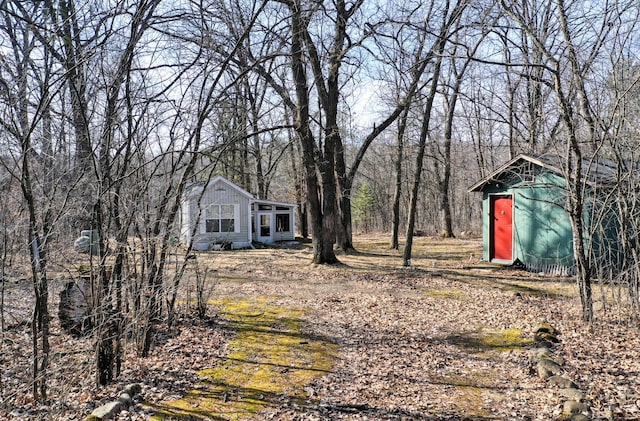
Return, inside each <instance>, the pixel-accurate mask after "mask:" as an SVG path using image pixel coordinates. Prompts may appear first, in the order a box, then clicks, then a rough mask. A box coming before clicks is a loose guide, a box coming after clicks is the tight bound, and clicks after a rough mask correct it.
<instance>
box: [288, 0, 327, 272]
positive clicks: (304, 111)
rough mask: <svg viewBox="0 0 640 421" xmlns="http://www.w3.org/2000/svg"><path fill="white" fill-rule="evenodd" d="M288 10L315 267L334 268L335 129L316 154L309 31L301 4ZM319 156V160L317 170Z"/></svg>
mask: <svg viewBox="0 0 640 421" xmlns="http://www.w3.org/2000/svg"><path fill="white" fill-rule="evenodd" d="M288 6H289V10H290V12H291V69H292V73H293V80H294V83H295V91H296V97H297V104H296V110H297V115H296V122H295V128H296V133H297V134H298V137H299V139H300V145H301V147H302V160H303V165H304V172H305V183H306V186H307V203H308V205H309V211H310V213H311V235H312V240H313V263H316V264H325V263H328V264H333V263H337V262H338V259H337V257H336V255H335V252H334V250H333V243H334V241H335V229H334V227H335V208H336V205H335V204H336V195H335V191H336V181H335V172H334V168H335V163H334V152H335V149H334V148H335V137H334V136H335V133H333V129H334V127H331V126H329V125H327V129H326V130H327V131H326V136H327V139H325V147H324V151H319V150H317V148H316V144H315V139H314V136H313V133H312V132H311V128H310V126H309V121H310V115H309V91H308V87H307V72H306V69H305V59H304V57H303V39H304V37H305V33H306V28H305V26H304V23H303V19H302V15H301V13H302V10H301V4H300V2H299V0H293V1H291V2H289V3H288ZM323 152H324V153H323ZM316 153H317V154H318V158H319V162H318V167H317V168H316ZM317 169H318V170H319V171H320V174H321V177H322V183H323V184H322V192H321V190H320V185H319V183H318V177H317V173H316V170H317ZM321 196H322V198H321Z"/></svg>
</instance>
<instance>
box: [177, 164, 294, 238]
mask: <svg viewBox="0 0 640 421" xmlns="http://www.w3.org/2000/svg"><path fill="white" fill-rule="evenodd" d="M295 208H296V205H294V204H291V203H282V202H273V201H270V200H260V199H256V198H255V197H254V196H253V195H252V194H251V193H249V192H248V191H246V190H244V189H242V188H241V187H239V186H237V185H235V184H234V183H232V182H231V181H229V180H227V179H226V178H224V177H221V176H218V177H215V178H213V179H211V180H210V181H209V182H208V183H204V182H200V183H194V184H191V185H189V186H188V187H187V188H186V189H185V193H184V196H183V200H182V212H181V231H180V237H181V239H182V241H183V242H185V243H188V242H189V241H190V240H191V237H192V236H193V247H194V249H196V250H208V249H210V248H212V247H213V248H218V247H222V246H223V245H229V246H230V247H231V248H236V249H237V248H245V247H250V246H251V243H252V242H253V241H258V242H261V243H267V244H271V243H274V242H276V241H286V240H294V239H295V232H296V230H295V217H294V213H295Z"/></svg>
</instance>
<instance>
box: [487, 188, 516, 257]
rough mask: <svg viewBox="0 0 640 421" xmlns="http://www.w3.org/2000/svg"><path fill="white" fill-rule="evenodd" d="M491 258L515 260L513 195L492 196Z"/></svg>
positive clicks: (490, 216)
mask: <svg viewBox="0 0 640 421" xmlns="http://www.w3.org/2000/svg"><path fill="white" fill-rule="evenodd" d="M489 203H490V215H489V218H490V222H491V228H490V230H491V238H490V239H489V242H490V256H489V258H490V260H494V259H496V260H506V261H512V260H513V196H511V195H500V196H491V198H490V201H489Z"/></svg>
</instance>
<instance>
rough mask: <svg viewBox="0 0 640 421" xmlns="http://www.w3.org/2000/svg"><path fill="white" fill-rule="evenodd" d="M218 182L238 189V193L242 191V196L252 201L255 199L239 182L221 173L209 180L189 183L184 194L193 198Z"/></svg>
mask: <svg viewBox="0 0 640 421" xmlns="http://www.w3.org/2000/svg"><path fill="white" fill-rule="evenodd" d="M218 183H221V184H224V185H225V186H227V187H228V188H230V189H232V190H235V191H237V192H238V193H240V195H241V196H244V197H246V198H247V199H249V200H250V201H251V200H254V199H255V197H254V196H253V195H252V194H251V193H249V192H248V191H246V190H245V189H243V188H242V187H240V186H238V185H237V184H235V183H232V182H231V181H229V180H227V179H226V178H224V177H223V176H221V175H218V176H216V177H214V178H212V179H211V180H209V181H208V182H204V181H198V182H195V183H191V184H189V185H188V186H187V187H186V188H185V190H184V196H185V197H187V198H193V197H195V196H197V195H199V194H201V193H202V191H203V190H204V189H208V188H211V187H213V186H215V185H216V184H218Z"/></svg>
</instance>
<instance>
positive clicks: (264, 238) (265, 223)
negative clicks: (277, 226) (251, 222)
mask: <svg viewBox="0 0 640 421" xmlns="http://www.w3.org/2000/svg"><path fill="white" fill-rule="evenodd" d="M258 220H259V222H260V226H259V227H258V241H260V242H261V243H272V242H273V229H272V228H271V214H270V213H259V214H258Z"/></svg>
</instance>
